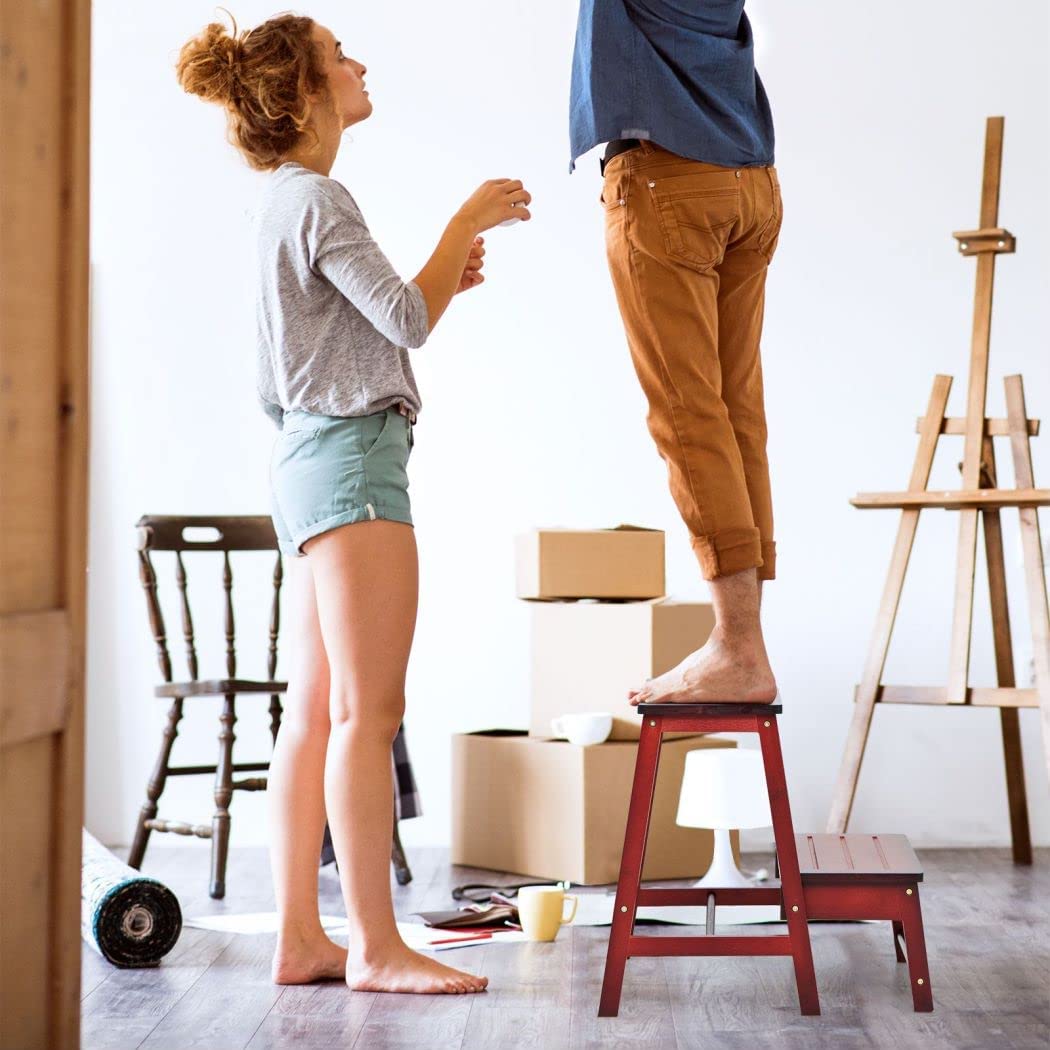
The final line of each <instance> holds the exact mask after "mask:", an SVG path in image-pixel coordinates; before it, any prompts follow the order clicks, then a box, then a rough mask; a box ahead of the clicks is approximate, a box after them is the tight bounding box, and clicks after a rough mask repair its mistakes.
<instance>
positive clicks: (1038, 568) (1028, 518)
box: [1005, 376, 1050, 776]
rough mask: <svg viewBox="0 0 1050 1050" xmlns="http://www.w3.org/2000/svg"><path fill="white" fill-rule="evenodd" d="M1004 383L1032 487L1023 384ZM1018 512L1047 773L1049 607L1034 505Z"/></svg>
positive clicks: (1014, 379)
mask: <svg viewBox="0 0 1050 1050" xmlns="http://www.w3.org/2000/svg"><path fill="white" fill-rule="evenodd" d="M1005 382H1006V414H1007V418H1008V419H1009V420H1010V447H1011V450H1012V451H1013V457H1014V479H1015V481H1016V484H1017V487H1018V488H1033V487H1034V484H1035V479H1034V477H1033V473H1032V449H1031V446H1030V445H1029V443H1028V417H1027V414H1026V409H1025V402H1024V384H1023V382H1022V380H1021V377H1020V376H1007V377H1006V380H1005ZM1018 514H1019V516H1020V519H1021V549H1022V550H1023V552H1024V576H1025V585H1026V589H1027V591H1028V618H1029V621H1030V622H1031V625H1032V658H1033V660H1034V663H1035V688H1036V693H1037V694H1038V697H1039V712H1040V721H1041V722H1042V729H1043V751H1044V752H1045V754H1046V771H1047V775H1048V776H1050V610H1048V609H1047V600H1046V575H1045V570H1044V567H1043V547H1042V540H1041V538H1040V535H1039V512H1038V510H1037V509H1036V508H1035V507H1021V508H1019V510H1018Z"/></svg>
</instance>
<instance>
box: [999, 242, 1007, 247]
mask: <svg viewBox="0 0 1050 1050" xmlns="http://www.w3.org/2000/svg"><path fill="white" fill-rule="evenodd" d="M998 244H999V247H1000V248H1005V247H1006V241H999V242H998Z"/></svg>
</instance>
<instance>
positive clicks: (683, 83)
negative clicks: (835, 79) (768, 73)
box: [569, 0, 773, 172]
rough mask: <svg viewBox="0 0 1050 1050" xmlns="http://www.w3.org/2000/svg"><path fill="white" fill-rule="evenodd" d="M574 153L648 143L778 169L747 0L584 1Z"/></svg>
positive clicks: (572, 123)
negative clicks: (615, 142) (617, 142)
mask: <svg viewBox="0 0 1050 1050" xmlns="http://www.w3.org/2000/svg"><path fill="white" fill-rule="evenodd" d="M569 110H570V111H569V136H570V146H571V156H570V159H569V171H570V172H571V171H573V170H574V168H575V167H576V158H577V157H580V156H582V155H583V154H584V153H586V152H587V151H588V150H590V149H593V148H594V147H595V146H597V145H598V144H599V143H601V142H608V141H610V140H611V139H648V140H649V141H650V142H653V143H655V144H657V145H659V146H662V147H663V148H664V149H668V150H670V151H671V152H672V153H677V154H679V155H680V156H683V157H690V158H692V159H694V160H701V161H706V162H708V163H710V164H724V165H725V166H726V167H733V168H741V167H750V166H752V165H765V164H772V163H773V117H772V115H771V113H770V111H769V100H768V99H767V98H766V92H765V89H764V88H763V87H762V81H761V80H760V79H759V77H758V74H757V73H756V72H755V58H754V41H753V38H752V34H751V23H750V22H749V21H748V18H747V15H745V14H744V0H580V15H579V21H578V23H577V26H576V47H575V49H574V52H573V57H572V97H571V102H570V107H569Z"/></svg>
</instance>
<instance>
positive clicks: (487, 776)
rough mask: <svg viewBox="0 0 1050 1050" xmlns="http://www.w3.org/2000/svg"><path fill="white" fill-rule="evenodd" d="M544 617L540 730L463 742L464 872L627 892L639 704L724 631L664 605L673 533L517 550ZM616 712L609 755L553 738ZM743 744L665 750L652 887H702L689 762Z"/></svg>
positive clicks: (459, 801) (618, 533)
mask: <svg viewBox="0 0 1050 1050" xmlns="http://www.w3.org/2000/svg"><path fill="white" fill-rule="evenodd" d="M517 592H518V597H519V598H524V599H527V600H529V601H530V603H531V604H532V609H531V615H532V681H531V694H530V716H529V729H528V732H527V733H526V732H525V731H523V730H489V731H484V732H478V733H463V734H459V735H457V736H456V737H455V738H454V740H453V814H452V832H453V834H452V839H453V841H452V860H453V863H456V864H465V865H469V866H472V867H479V868H492V869H495V870H499V871H509V872H518V873H521V874H523V875H530V876H536V877H538V878H550V879H566V880H569V881H571V882H575V883H580V884H585V885H586V884H591V885H593V884H603V883H609V882H615V881H616V878H617V875H618V874H619V865H620V852H621V850H622V847H623V833H624V825H625V822H626V819H627V804H628V800H629V798H630V792H631V782H632V777H633V773H634V762H635V755H636V752H637V738H638V733H639V729H640V719H639V716H638V713H637V711H636V709H635V708H633V707H631V705H630V703H629V702H628V700H627V690H628V689H629V688H630V687H632V686H638V685H640V684H641V683H642V682H643V681H644V680H645V679H646V678H650V677H653V676H655V675H658V674H662V673H663V672H664V671H667V670H669V669H670V668H672V667H674V666H675V664H677V663H678V662H679V661H681V660H682V659H683V658H684V657H685V656H687V655H688V654H689V653H690V652H692V651H693V650H694V649H696V648H697V647H698V646H700V645H702V644H703V643H704V641H705V640H706V639H707V636H708V635H709V634H710V632H711V629H712V627H713V626H714V618H713V614H712V610H711V607H710V606H709V605H705V604H701V603H695V602H671V601H667V600H665V599H664V597H663V595H664V592H665V582H664V536H663V533H662V532H657V531H654V530H649V529H639V528H636V527H631V526H620V527H619V528H617V529H598V530H593V531H573V530H568V529H537V530H533V531H532V532H530V533H528V534H526V535H524V536H521V537H519V538H518V541H517ZM588 711H608V712H610V713H611V714H612V715H613V732H612V735H611V737H610V739H609V741H607V742H606V743H604V744H598V745H594V746H591V747H579V746H577V745H575V744H571V743H569V742H567V741H564V740H557V739H554V738H553V737H552V731H551V719H552V718H554V717H556V716H558V715H563V714H568V713H572V712H588ZM733 746H734V744H733V743H732V742H731V741H728V740H723V739H718V738H712V737H703V736H695V735H693V736H690V735H688V734H683V733H679V734H675V735H674V737H673V738H670V737H665V741H664V744H663V749H662V751H661V757H660V767H659V774H658V777H657V784H656V796H655V799H654V802H653V812H652V820H651V822H650V832H649V838H648V842H647V847H646V858H645V867H644V869H643V877H644V878H648V879H665V878H679V877H688V876H692V875H699V874H702V873H703V871H704V870H705V869H706V867H707V865H708V863H709V861H710V858H711V851H712V845H713V843H712V835H711V832H709V831H706V830H702V829H696V828H682V827H679V826H678V825H677V824H675V821H674V818H675V812H676V810H677V805H678V791H679V787H680V785H681V780H682V770H683V768H684V763H685V756H686V754H687V753H688V752H689V751H692V750H694V749H697V748H711V747H733Z"/></svg>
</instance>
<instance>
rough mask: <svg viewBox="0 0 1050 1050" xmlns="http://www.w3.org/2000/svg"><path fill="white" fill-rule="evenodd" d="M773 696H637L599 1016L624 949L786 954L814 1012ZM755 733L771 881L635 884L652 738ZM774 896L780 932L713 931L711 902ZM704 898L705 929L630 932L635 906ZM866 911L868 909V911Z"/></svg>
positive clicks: (613, 995) (654, 748)
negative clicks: (773, 872)
mask: <svg viewBox="0 0 1050 1050" xmlns="http://www.w3.org/2000/svg"><path fill="white" fill-rule="evenodd" d="M780 711H781V707H780V705H779V704H639V705H638V713H639V714H640V715H641V716H642V732H641V738H640V740H639V742H638V757H637V759H636V760H635V767H634V786H633V788H632V789H631V803H630V808H629V809H628V812H627V831H626V834H625V836H624V844H623V855H622V858H621V860H620V879H619V882H618V884H617V887H616V901H615V906H614V910H613V921H612V929H611V931H610V933H609V951H608V954H607V956H606V960H605V978H604V980H603V982H602V995H601V1002H600V1004H599V1007H598V1016H599V1017H615V1016H616V1014H617V1013H618V1011H619V1009H620V991H621V989H622V987H623V974H624V970H625V968H626V966H627V960H628V958H630V957H631V956H632V955H790V956H791V957H792V959H793V961H794V965H795V983H796V985H797V987H798V1001H799V1007H800V1009H801V1011H802V1013H803V1014H819V1013H820V1001H819V999H818V996H817V981H816V977H815V975H814V973H813V951H812V948H811V947H810V943H809V926H808V925H807V921H806V920H807V917H808V915H807V908H806V896H805V894H804V891H803V887H802V876H801V874H800V871H799V863H798V854H797V852H796V846H795V833H794V830H793V828H792V825H791V808H790V806H789V805H788V792H787V783H786V781H785V778H784V759H783V755H782V754H781V751H780V735H779V733H778V732H777V715H778V714H780ZM678 732H685V733H757V734H758V739H759V742H760V744H761V746H762V761H763V765H764V766H765V771H766V789H767V790H768V792H769V808H770V811H771V813H772V815H773V836H774V838H775V840H776V848H777V862H778V865H779V871H780V878H779V882H777V881H773V882H770V883H767V884H764V885H761V886H754V887H751V886H748V887H733V888H726V889H719V888H715V889H714V890H710V889H707V888H704V889H702V890H697V889H689V888H685V889H679V888H670V887H669V888H666V889H642V888H641V885H640V883H641V876H642V862H643V860H644V858H645V840H646V837H647V836H648V833H649V817H650V813H651V811H652V804H653V791H654V789H655V787H656V769H657V764H658V763H659V761H660V742H661V738H662V737H663V734H664V733H678ZM716 903H718V904H745V905H746V904H778V905H780V906H781V909H782V911H783V914H784V915H785V916H786V918H787V926H788V932H787V933H786V934H775V935H760V936H754V937H750V936H749V937H737V936H732V935H723V934H718V935H715V934H714V932H713V931H714V905H715V904H716ZM683 904H691V905H705V904H706V905H707V909H708V912H707V929H708V934H707V935H706V936H695V935H694V936H689V937H646V936H639V935H638V934H636V933H635V932H634V919H635V914H636V912H637V909H638V908H639V907H645V906H647V905H648V906H659V905H683ZM873 917H874V916H873Z"/></svg>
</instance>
